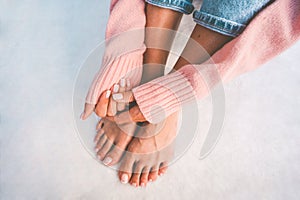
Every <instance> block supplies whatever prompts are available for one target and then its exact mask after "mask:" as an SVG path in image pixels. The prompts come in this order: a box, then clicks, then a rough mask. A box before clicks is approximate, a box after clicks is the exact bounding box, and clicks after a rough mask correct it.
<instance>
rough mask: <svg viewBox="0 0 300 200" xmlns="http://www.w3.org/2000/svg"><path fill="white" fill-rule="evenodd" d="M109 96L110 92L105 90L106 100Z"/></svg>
mask: <svg viewBox="0 0 300 200" xmlns="http://www.w3.org/2000/svg"><path fill="white" fill-rule="evenodd" d="M110 94H111V91H110V90H107V91H106V95H105V97H106V98H107V99H108V98H109V97H110Z"/></svg>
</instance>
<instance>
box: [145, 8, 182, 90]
mask: <svg viewBox="0 0 300 200" xmlns="http://www.w3.org/2000/svg"><path fill="white" fill-rule="evenodd" d="M181 18H182V13H179V12H176V11H173V10H169V9H165V8H160V7H157V6H153V5H151V4H147V5H146V33H145V34H146V35H145V38H146V39H145V44H146V46H147V47H153V46H160V47H163V49H166V50H162V49H156V48H147V50H146V52H145V54H144V64H146V65H145V66H144V68H143V77H142V83H141V84H143V83H146V82H149V81H151V80H153V79H155V78H157V77H160V76H163V75H164V69H165V64H166V62H167V59H168V56H169V51H168V50H170V48H171V46H172V43H173V40H174V34H172V33H171V32H169V31H165V29H171V30H177V29H178V26H179V24H180V21H181ZM156 44H157V45H156Z"/></svg>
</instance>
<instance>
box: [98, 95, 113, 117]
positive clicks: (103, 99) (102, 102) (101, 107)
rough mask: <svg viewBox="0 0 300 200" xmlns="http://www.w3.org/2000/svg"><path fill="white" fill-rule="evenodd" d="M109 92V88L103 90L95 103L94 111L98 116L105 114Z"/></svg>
mask: <svg viewBox="0 0 300 200" xmlns="http://www.w3.org/2000/svg"><path fill="white" fill-rule="evenodd" d="M110 94H111V90H107V91H106V92H103V93H102V94H101V96H100V98H99V101H98V103H97V105H96V109H95V113H96V114H97V115H98V116H99V117H105V116H106V113H107V107H108V103H109V97H110Z"/></svg>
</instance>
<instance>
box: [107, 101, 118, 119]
mask: <svg viewBox="0 0 300 200" xmlns="http://www.w3.org/2000/svg"><path fill="white" fill-rule="evenodd" d="M116 114H117V102H116V101H114V100H113V99H112V98H110V100H109V103H108V108H107V116H111V117H113V116H115V115H116Z"/></svg>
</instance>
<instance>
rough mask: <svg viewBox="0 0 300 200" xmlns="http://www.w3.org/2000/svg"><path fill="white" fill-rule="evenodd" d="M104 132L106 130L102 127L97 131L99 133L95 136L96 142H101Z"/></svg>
mask: <svg viewBox="0 0 300 200" xmlns="http://www.w3.org/2000/svg"><path fill="white" fill-rule="evenodd" d="M103 133H104V130H102V129H100V130H99V131H98V132H97V134H96V136H95V139H94V142H95V143H96V144H97V143H98V142H99V140H100V138H101V136H102V135H103Z"/></svg>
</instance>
